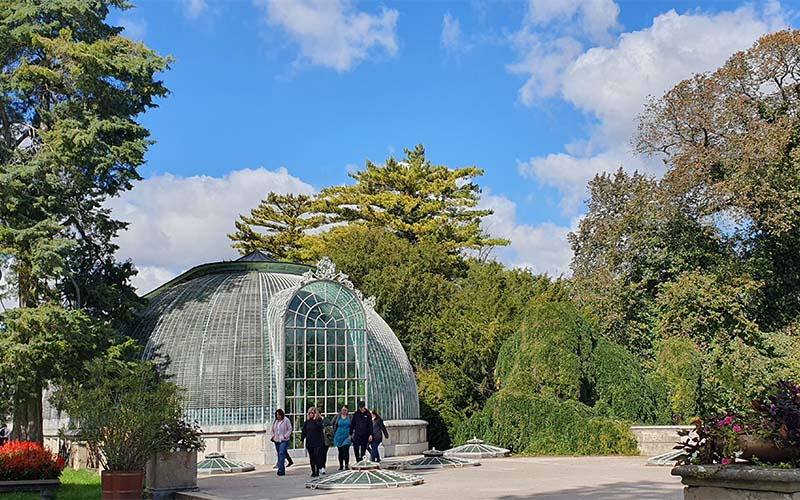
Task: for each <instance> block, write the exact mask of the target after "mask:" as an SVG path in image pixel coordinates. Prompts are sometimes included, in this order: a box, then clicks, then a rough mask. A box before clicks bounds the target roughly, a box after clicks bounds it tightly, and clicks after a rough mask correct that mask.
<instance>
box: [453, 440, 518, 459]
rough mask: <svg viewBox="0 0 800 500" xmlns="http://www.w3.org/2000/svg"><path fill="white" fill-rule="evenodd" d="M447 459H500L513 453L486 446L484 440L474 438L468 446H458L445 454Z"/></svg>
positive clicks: (468, 442)
mask: <svg viewBox="0 0 800 500" xmlns="http://www.w3.org/2000/svg"><path fill="white" fill-rule="evenodd" d="M444 455H445V456H446V457H461V458H473V459H474V458H500V457H507V456H509V455H511V451H510V450H507V449H505V448H498V447H497V446H491V445H488V444H484V442H483V440H481V439H478V438H476V437H473V438H472V439H470V440H469V441H467V444H465V445H462V446H456V447H455V448H451V449H449V450H447V451H445V452H444Z"/></svg>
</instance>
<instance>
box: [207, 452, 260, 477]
mask: <svg viewBox="0 0 800 500" xmlns="http://www.w3.org/2000/svg"><path fill="white" fill-rule="evenodd" d="M254 470H256V468H255V466H254V465H253V464H248V463H246V462H239V461H238V460H231V459H229V458H225V454H224V453H208V454H206V457H205V458H204V459H203V460H201V461H200V462H198V463H197V473H198V474H231V473H234V472H251V471H254Z"/></svg>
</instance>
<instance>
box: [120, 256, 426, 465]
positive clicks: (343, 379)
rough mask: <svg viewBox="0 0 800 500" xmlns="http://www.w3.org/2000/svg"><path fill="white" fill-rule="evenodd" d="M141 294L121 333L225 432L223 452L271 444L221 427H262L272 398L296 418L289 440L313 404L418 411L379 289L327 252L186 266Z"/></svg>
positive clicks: (201, 418) (204, 421) (191, 412)
mask: <svg viewBox="0 0 800 500" xmlns="http://www.w3.org/2000/svg"><path fill="white" fill-rule="evenodd" d="M145 297H146V298H147V299H149V303H148V306H147V308H146V309H145V310H144V311H143V312H142V313H141V314H140V315H139V317H138V320H137V321H136V322H135V323H134V324H133V326H132V327H131V328H130V329H129V331H128V334H129V335H131V336H132V337H134V338H137V339H139V340H140V341H141V342H142V343H143V344H144V345H145V346H146V354H145V356H146V357H147V358H150V359H160V360H162V361H164V362H165V364H166V366H167V372H168V374H170V375H172V376H173V380H174V381H175V382H176V383H177V384H178V385H179V386H180V387H182V388H183V389H184V390H185V393H184V396H185V412H186V415H187V417H188V418H190V419H192V420H196V421H197V422H198V423H199V424H200V426H201V428H202V429H203V431H204V433H207V434H209V433H210V434H214V435H215V436H221V437H218V438H216V437H215V438H213V439H218V440H219V442H218V443H217V442H216V441H215V443H216V444H218V445H219V448H218V449H219V450H221V451H225V452H226V453H227V452H229V451H231V453H233V452H236V451H238V453H239V455H236V456H237V457H242V458H245V457H251V456H254V455H252V454H246V452H247V453H250V452H256V451H258V450H253V449H251V448H253V447H254V446H258V447H260V448H259V449H261V451H262V452H264V453H269V452H271V451H274V450H271V447H272V443H270V442H269V440H268V437H267V438H261V437H259V438H258V439H260V440H261V441H259V443H261V444H253V443H250V442H245V441H242V442H241V443H239V444H234V443H230V442H228V441H226V439H228V438H227V437H226V436H228V435H236V436H244V437H243V438H242V439H244V438H246V437H247V436H245V435H244V434H243V433H251V434H252V432H254V431H256V432H261V433H268V432H269V428H270V424H271V422H272V420H273V417H274V413H275V410H276V409H278V408H282V409H284V410H285V411H286V415H287V416H288V417H289V418H290V419H291V422H292V425H293V427H294V430H295V437H294V439H293V441H292V446H291V447H292V448H299V432H300V429H301V427H302V424H303V419H304V416H305V414H306V411H307V410H308V408H309V407H311V406H316V407H318V408H319V409H320V411H321V412H322V413H323V414H324V415H326V416H333V415H334V414H336V413H338V412H339V409H340V408H341V406H342V405H347V406H349V407H350V408H351V409H354V408H355V407H356V403H357V402H358V401H360V400H365V401H366V402H367V405H368V407H369V408H374V409H377V410H378V412H379V413H380V414H381V416H382V417H383V418H384V420H387V421H388V420H408V419H417V418H419V399H418V396H417V385H416V382H415V379H414V372H413V370H412V368H411V364H410V363H409V360H408V357H407V356H406V353H405V351H404V350H403V348H402V346H401V345H400V342H399V341H398V340H397V337H396V336H395V334H394V332H392V330H391V328H389V326H388V325H387V324H386V322H385V321H384V320H383V319H382V318H381V317H380V316H379V315H378V313H376V312H375V310H374V298H365V297H363V296H362V294H361V293H360V292H359V291H358V290H357V289H355V287H354V286H353V284H352V283H351V282H350V280H349V279H348V277H347V276H346V275H344V274H342V273H340V272H337V271H336V268H335V266H334V265H333V264H332V263H331V261H330V260H328V259H323V260H321V261H320V262H319V263H318V265H317V266H316V268H312V267H310V266H306V265H302V264H293V263H287V262H277V261H275V260H273V259H271V258H269V257H268V256H266V255H264V254H261V253H260V252H253V253H251V254H249V255H246V256H244V257H242V258H240V259H239V260H236V261H230V262H216V263H211V264H203V265H200V266H197V267H195V268H192V269H190V270H189V271H187V272H185V273H183V274H181V275H180V276H178V277H177V278H175V279H173V280H171V281H169V282H168V283H166V284H164V285H162V286H160V287H159V288H157V289H155V290H154V291H152V292H150V293H149V294H147V295H146V296H145ZM248 435H250V434H248ZM259 436H263V434H259ZM237 446H238V448H236V447H237ZM234 454H235V453H234ZM248 460H249V458H248ZM253 460H255V457H254V458H253ZM260 460H265V459H259V461H258V462H257V463H263V462H261V461H260Z"/></svg>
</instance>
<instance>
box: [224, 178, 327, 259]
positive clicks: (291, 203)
mask: <svg viewBox="0 0 800 500" xmlns="http://www.w3.org/2000/svg"><path fill="white" fill-rule="evenodd" d="M311 202H312V197H311V196H308V195H305V194H299V195H294V194H277V193H269V195H267V198H266V199H265V200H262V201H261V203H259V205H258V207H256V208H254V209H252V210H251V211H250V216H247V215H240V216H239V220H238V221H236V232H235V233H233V234H229V235H228V238H230V239H231V240H232V241H233V245H232V246H233V248H238V249H239V251H240V252H241V253H242V254H247V253H250V252H252V251H254V250H262V251H265V252H267V253H268V254H269V255H271V256H272V257H274V258H276V259H279V260H294V261H304V260H307V255H305V254H306V253H307V252H303V248H304V246H303V242H304V240H305V238H306V237H307V236H308V231H309V230H310V229H314V228H316V227H319V226H320V225H321V224H322V223H323V221H324V217H322V216H320V215H314V214H312V213H311ZM256 228H264V229H265V230H266V231H265V232H259V231H257V230H256Z"/></svg>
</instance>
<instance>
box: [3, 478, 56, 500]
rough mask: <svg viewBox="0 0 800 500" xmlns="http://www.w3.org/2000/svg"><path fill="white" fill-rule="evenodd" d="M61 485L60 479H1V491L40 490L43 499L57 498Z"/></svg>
mask: <svg viewBox="0 0 800 500" xmlns="http://www.w3.org/2000/svg"><path fill="white" fill-rule="evenodd" d="M59 486H61V481H59V480H58V479H29V480H25V481H0V493H11V492H26V491H38V492H39V494H40V495H41V498H42V500H51V499H53V498H55V494H56V490H57V489H58V487H59Z"/></svg>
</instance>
